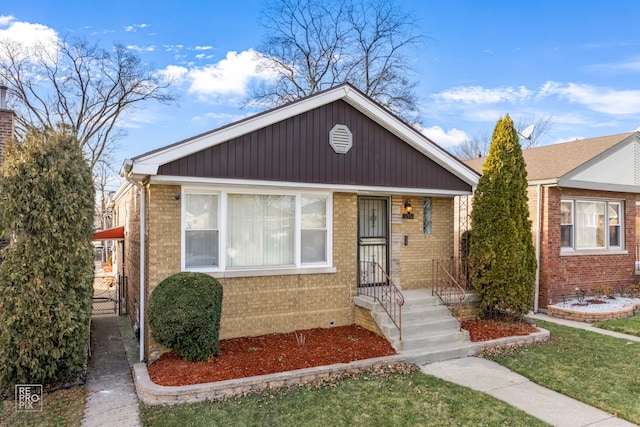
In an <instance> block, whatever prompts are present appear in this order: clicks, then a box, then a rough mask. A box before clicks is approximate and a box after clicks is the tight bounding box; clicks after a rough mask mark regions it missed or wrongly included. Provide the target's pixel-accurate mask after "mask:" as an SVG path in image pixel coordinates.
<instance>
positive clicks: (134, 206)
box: [114, 187, 140, 324]
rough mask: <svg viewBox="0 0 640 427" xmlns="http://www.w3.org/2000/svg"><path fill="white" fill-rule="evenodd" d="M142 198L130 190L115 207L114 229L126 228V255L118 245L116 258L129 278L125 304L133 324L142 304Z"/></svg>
mask: <svg viewBox="0 0 640 427" xmlns="http://www.w3.org/2000/svg"><path fill="white" fill-rule="evenodd" d="M139 207H140V196H139V191H138V189H137V188H135V187H131V188H129V190H127V192H126V193H124V194H123V195H122V197H120V198H119V199H118V200H117V201H116V202H115V206H114V213H115V215H114V227H120V226H124V246H123V247H124V253H120V252H119V251H120V249H119V246H118V245H116V248H117V249H116V251H117V252H116V258H117V259H120V257H122V259H123V263H124V271H119V273H120V274H124V275H125V276H126V277H127V283H128V286H127V290H126V294H125V304H126V310H127V315H128V316H129V319H130V321H131V324H135V323H136V320H137V319H136V317H135V315H136V313H135V304H139V303H140V267H139V266H140V209H139Z"/></svg>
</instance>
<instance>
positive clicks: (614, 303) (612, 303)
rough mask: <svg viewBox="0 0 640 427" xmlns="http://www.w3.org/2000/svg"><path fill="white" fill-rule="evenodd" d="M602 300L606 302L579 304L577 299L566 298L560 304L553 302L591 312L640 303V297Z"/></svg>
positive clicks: (561, 306)
mask: <svg viewBox="0 0 640 427" xmlns="http://www.w3.org/2000/svg"><path fill="white" fill-rule="evenodd" d="M592 299H593V298H585V300H584V303H588V302H589V301H591V300H592ZM600 301H604V304H602V303H600V304H593V303H591V304H586V305H579V304H580V303H579V302H578V300H577V299H570V300H566V301H565V302H561V303H558V304H553V305H554V306H556V307H560V308H566V309H569V310H574V311H586V312H589V313H601V312H605V311H614V310H619V309H621V308H623V307H625V306H627V305H630V304H640V298H622V297H617V298H614V299H609V298H601V299H600Z"/></svg>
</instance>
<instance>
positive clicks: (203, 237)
mask: <svg viewBox="0 0 640 427" xmlns="http://www.w3.org/2000/svg"><path fill="white" fill-rule="evenodd" d="M185 217H186V218H185V222H186V224H185V232H184V236H185V239H184V240H185V265H186V266H187V267H210V266H214V267H216V266H218V196H217V195H214V194H186V195H185Z"/></svg>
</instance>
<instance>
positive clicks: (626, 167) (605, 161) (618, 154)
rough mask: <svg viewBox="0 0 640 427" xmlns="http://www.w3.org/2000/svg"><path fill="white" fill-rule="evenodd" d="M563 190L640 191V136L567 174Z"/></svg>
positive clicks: (608, 150) (624, 141)
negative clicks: (568, 188)
mask: <svg viewBox="0 0 640 427" xmlns="http://www.w3.org/2000/svg"><path fill="white" fill-rule="evenodd" d="M558 185H560V186H561V187H571V188H588V189H594V190H617V191H625V192H633V193H637V192H640V187H639V186H640V134H631V136H630V137H628V138H625V139H623V140H622V141H621V142H619V143H617V144H615V145H614V146H612V147H611V148H609V149H607V150H606V151H604V152H602V153H600V154H599V155H597V156H595V157H594V158H592V159H590V160H589V161H587V162H585V163H583V164H582V165H580V166H578V167H577V168H575V169H573V170H572V171H570V172H568V173H566V174H565V175H564V176H562V177H561V178H560V179H559V180H558Z"/></svg>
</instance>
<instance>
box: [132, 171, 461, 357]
mask: <svg viewBox="0 0 640 427" xmlns="http://www.w3.org/2000/svg"><path fill="white" fill-rule="evenodd" d="M133 193H134V192H132V195H130V196H129V197H123V198H122V200H123V201H121V202H120V203H124V200H125V199H126V200H129V202H128V203H129V205H130V206H135V211H136V212H137V211H138V210H139V199H138V196H136V195H135V194H133ZM179 193H180V187H179V186H172V185H155V184H154V185H150V186H148V187H147V190H146V194H147V218H146V221H147V236H146V251H147V257H146V258H147V262H146V271H147V275H146V284H147V295H146V297H147V300H148V298H149V295H150V294H151V292H152V291H153V289H154V288H155V287H156V286H157V285H158V283H160V282H161V281H162V280H164V279H165V278H166V277H168V276H170V275H171V274H174V273H177V272H179V271H180V268H181V265H180V260H181V245H180V242H181V234H180V230H181V226H180V215H181V202H180V201H179V200H176V198H175V195H176V194H179ZM405 199H406V198H403V197H400V196H394V197H393V198H392V200H391V205H392V226H391V246H392V248H391V251H390V252H391V253H392V260H391V261H392V266H395V270H396V271H395V273H396V276H395V277H399V278H400V279H399V282H401V284H402V286H403V287H404V288H405V289H413V288H419V287H425V286H428V283H429V280H430V279H431V272H430V268H431V258H434V257H437V258H442V257H444V258H446V257H450V256H451V255H452V253H453V199H450V198H433V233H432V234H431V235H424V234H423V232H422V207H423V206H422V198H421V197H417V198H413V200H412V205H413V206H414V214H415V219H412V220H406V219H405V220H403V219H402V216H401V214H402V211H401V209H402V205H403V203H404V200H405ZM133 203H137V204H135V205H134V204H133ZM357 205H358V197H357V195H356V194H353V193H335V194H334V196H333V216H334V222H333V265H334V267H335V269H336V272H335V273H325V274H300V275H282V276H259V277H238V278H221V279H219V280H220V283H221V284H222V285H223V289H224V297H223V304H222V319H221V325H220V338H221V339H226V338H234V337H241V336H256V335H263V334H268V333H278V332H291V331H294V330H298V329H309V328H315V327H329V326H331V325H335V326H341V325H349V324H352V323H354V322H355V320H356V319H355V316H356V313H355V310H354V306H353V297H354V295H355V292H356V283H357V269H356V266H357V233H358V230H357V224H358V221H357V212H358V208H357ZM138 227H139V218H135V217H134V216H132V217H131V218H129V219H128V229H127V236H128V240H127V244H126V247H128V248H129V251H128V252H127V251H125V252H126V259H125V262H126V264H127V267H126V268H127V270H128V271H129V275H130V283H131V284H132V285H134V283H135V284H136V285H134V286H131V288H133V289H130V291H131V293H132V297H133V298H135V297H136V296H137V295H135V292H137V283H139V282H138V280H139V270H137V269H135V267H134V265H135V263H137V259H136V258H135V257H136V256H139V253H138V252H135V250H134V249H137V248H139V237H138V238H137V240H136V233H137V230H138ZM404 235H407V236H409V244H408V245H407V246H404V243H403V236H404ZM129 236H131V237H129ZM393 254H395V255H393ZM392 268H394V267H392ZM392 277H394V276H392ZM145 343H146V354H147V358H148V360H150V361H153V360H155V359H157V358H158V357H159V356H160V354H162V353H163V352H164V351H166V349H164V348H162V346H160V345H159V344H158V343H156V342H155V340H154V339H153V337H152V336H151V331H150V328H148V327H147V328H146V334H145Z"/></svg>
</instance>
